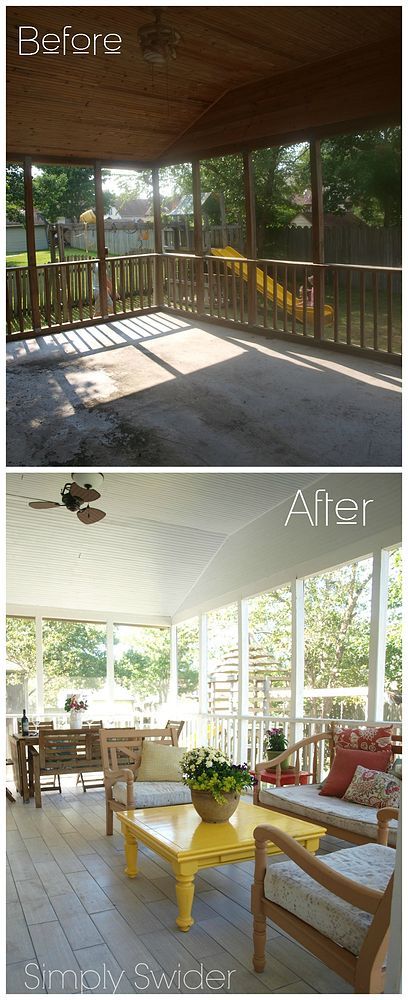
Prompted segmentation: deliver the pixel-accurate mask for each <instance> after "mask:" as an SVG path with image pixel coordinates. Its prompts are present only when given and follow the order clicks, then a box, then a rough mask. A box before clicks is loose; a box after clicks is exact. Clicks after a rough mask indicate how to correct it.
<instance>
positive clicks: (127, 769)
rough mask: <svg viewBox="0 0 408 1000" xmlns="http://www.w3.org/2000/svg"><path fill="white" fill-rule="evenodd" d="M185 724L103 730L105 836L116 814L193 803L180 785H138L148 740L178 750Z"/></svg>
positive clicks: (109, 833) (170, 783)
mask: <svg viewBox="0 0 408 1000" xmlns="http://www.w3.org/2000/svg"><path fill="white" fill-rule="evenodd" d="M182 725H183V724H182V723H178V722H169V723H168V724H167V726H166V727H165V728H164V729H101V730H100V741H101V753H102V764H103V773H104V783H105V797H106V833H107V836H111V835H112V833H113V813H114V812H123V810H124V809H136V808H138V809H144V808H148V807H149V806H159V805H183V804H184V803H186V802H190V801H191V794H190V790H189V789H188V788H187V787H186V786H185V785H183V784H182V783H181V782H176V781H173V782H164V781H157V782H156V781H149V782H144V781H139V782H138V781H137V772H138V769H139V766H140V762H141V758H142V750H143V744H144V742H145V741H146V740H158V741H160V742H161V743H168V744H169V745H170V746H178V737H179V734H180V732H181V729H182Z"/></svg>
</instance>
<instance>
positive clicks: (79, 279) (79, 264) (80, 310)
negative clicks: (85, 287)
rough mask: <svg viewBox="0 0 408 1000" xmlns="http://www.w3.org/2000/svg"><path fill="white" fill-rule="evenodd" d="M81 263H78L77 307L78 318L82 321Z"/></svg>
mask: <svg viewBox="0 0 408 1000" xmlns="http://www.w3.org/2000/svg"><path fill="white" fill-rule="evenodd" d="M82 273H83V269H82V263H78V308H79V318H80V320H81V321H82V320H83V318H84V308H83V305H84V304H83V293H82Z"/></svg>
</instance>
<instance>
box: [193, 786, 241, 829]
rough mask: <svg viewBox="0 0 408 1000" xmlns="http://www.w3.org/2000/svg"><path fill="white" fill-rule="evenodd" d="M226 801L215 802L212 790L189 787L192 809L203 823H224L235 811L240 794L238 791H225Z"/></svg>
mask: <svg viewBox="0 0 408 1000" xmlns="http://www.w3.org/2000/svg"><path fill="white" fill-rule="evenodd" d="M224 798H225V799H226V802H222V803H219V802H216V800H215V798H214V796H213V794H212V792H201V791H198V790H197V789H195V788H192V789H191V801H192V803H193V806H194V809H195V810H196V812H198V815H199V816H201V819H202V820H203V821H204V823H226V822H227V820H228V819H229V818H230V816H232V814H233V813H234V812H235V810H236V808H237V806H238V803H239V800H240V795H239V792H225V793H224Z"/></svg>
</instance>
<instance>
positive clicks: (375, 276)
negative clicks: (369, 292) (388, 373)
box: [372, 271, 378, 351]
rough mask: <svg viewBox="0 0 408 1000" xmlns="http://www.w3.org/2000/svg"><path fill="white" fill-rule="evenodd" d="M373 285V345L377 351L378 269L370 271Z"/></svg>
mask: <svg viewBox="0 0 408 1000" xmlns="http://www.w3.org/2000/svg"><path fill="white" fill-rule="evenodd" d="M372 279H373V280H372V286H373V347H374V350H375V351H378V271H373V272H372Z"/></svg>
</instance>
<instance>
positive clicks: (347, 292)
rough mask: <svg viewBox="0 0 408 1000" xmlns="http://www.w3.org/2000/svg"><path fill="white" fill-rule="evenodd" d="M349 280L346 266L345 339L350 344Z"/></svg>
mask: <svg viewBox="0 0 408 1000" xmlns="http://www.w3.org/2000/svg"><path fill="white" fill-rule="evenodd" d="M351 282H352V272H351V269H350V268H348V270H347V274H346V341H347V344H351Z"/></svg>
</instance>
